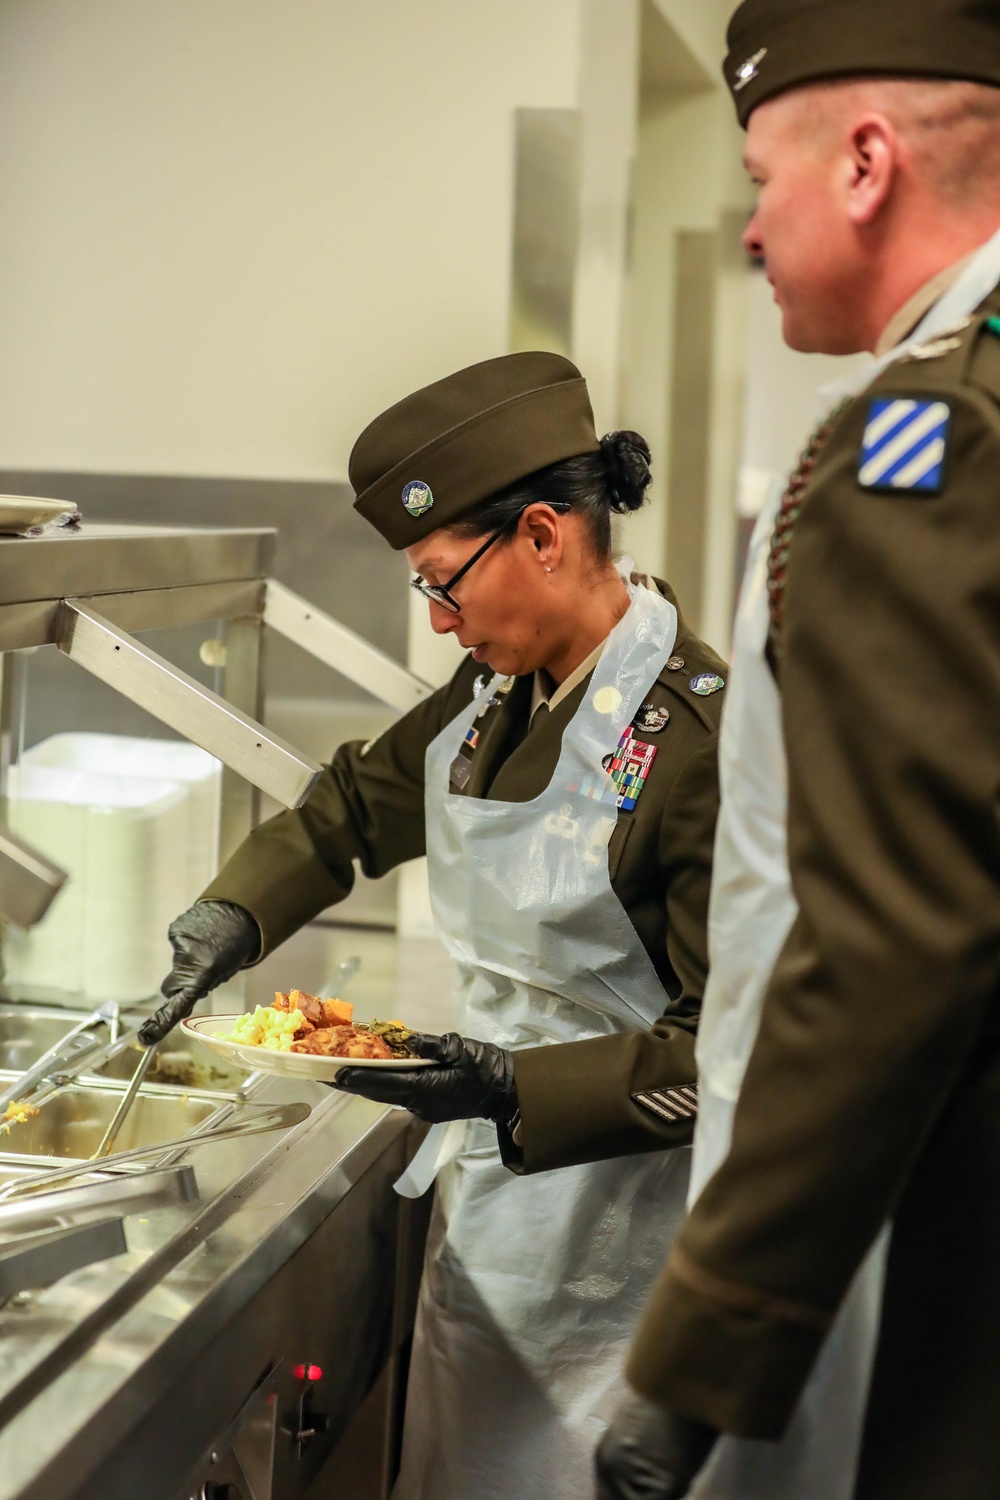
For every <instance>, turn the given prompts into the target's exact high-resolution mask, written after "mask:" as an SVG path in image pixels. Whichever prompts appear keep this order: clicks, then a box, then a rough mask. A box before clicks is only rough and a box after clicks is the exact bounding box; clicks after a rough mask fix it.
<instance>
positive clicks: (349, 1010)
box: [323, 1000, 354, 1026]
mask: <svg viewBox="0 0 1000 1500" xmlns="http://www.w3.org/2000/svg"><path fill="white" fill-rule="evenodd" d="M353 1015H354V1006H353V1005H352V1004H351V1003H350V1001H348V1000H324V1001H323V1025H324V1026H350V1024H351V1017H352V1016H353Z"/></svg>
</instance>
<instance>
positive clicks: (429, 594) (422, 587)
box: [410, 505, 528, 615]
mask: <svg viewBox="0 0 1000 1500" xmlns="http://www.w3.org/2000/svg"><path fill="white" fill-rule="evenodd" d="M527 509H528V507H527V506H526V505H524V506H522V507H521V509H520V510H518V511H515V512H514V514H513V515H512V516H510V517H508V519H507V520H506V521H505V522H504V523H503V525H502V526H501V527H500V529H499V531H494V533H493V535H492V536H488V537H487V538H486V540H485V542H484V543H483V545H482V546H481V547H480V549H479V551H478V552H473V554H472V556H471V557H470V558H469V561H468V562H467V563H465V564H464V565H463V566H462V567H461V568H459V570H458V572H457V573H456V574H455V575H454V577H452V578H449V579H448V582H447V583H425V581H424V580H423V579H422V578H411V579H410V588H411V589H416V591H417V593H418V594H423V596H424V598H425V599H429V600H430V601H431V603H432V604H440V606H441V608H442V609H447V610H449V611H450V612H451V613H452V614H453V615H459V614H461V613H462V606H461V605H460V604H459V602H458V600H457V599H453V598H452V597H451V590H452V589H453V588H454V587H455V585H456V583H459V582H460V581H461V579H463V578H464V577H465V575H466V573H467V572H468V571H469V569H470V568H471V567H472V565H473V563H477V562H478V561H479V559H480V558H481V557H482V556H483V554H484V553H485V552H488V551H489V550H490V548H491V547H492V546H493V543H494V542H498V541H499V540H500V538H501V537H502V536H503V534H504V532H505V531H506V530H507V529H508V527H510V526H513V524H514V522H515V521H519V520H520V519H521V517H522V516H523V515H524V512H525V511H526V510H527Z"/></svg>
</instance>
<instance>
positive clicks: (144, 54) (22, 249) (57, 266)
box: [0, 0, 579, 478]
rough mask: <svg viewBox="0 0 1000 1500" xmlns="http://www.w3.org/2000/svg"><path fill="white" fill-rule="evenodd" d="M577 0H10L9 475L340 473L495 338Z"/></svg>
mask: <svg viewBox="0 0 1000 1500" xmlns="http://www.w3.org/2000/svg"><path fill="white" fill-rule="evenodd" d="M578 5H579V0H503V4H502V5H496V4H493V3H490V0H420V3H419V4H417V5H413V4H409V5H407V4H401V3H400V0H364V3H362V4H358V3H354V0H170V3H169V4H164V3H163V0H88V3H87V4H85V5H82V4H80V0H5V3H4V4H3V5H2V6H0V139H2V140H3V141H4V142H5V147H6V148H5V150H4V151H3V152H2V154H0V202H2V203H3V205H4V246H3V264H4V274H3V276H2V278H0V466H5V467H8V468H16V467H22V468H33V467H34V468H45V469H68V470H77V469H79V470H90V471H98V472H106V471H112V472H139V473H143V472H153V473H167V474H170V473H197V474H203V475H212V474H227V475H243V476H249V477H283V478H331V477H333V478H335V477H343V476H344V474H345V473H346V466H347V455H348V452H349V449H350V445H351V443H352V441H353V439H354V437H355V436H356V435H357V433H358V431H359V430H360V428H361V427H362V426H363V425H364V424H365V422H366V421H367V420H368V419H369V418H370V417H371V416H372V415H373V414H374V413H375V412H377V411H378V410H379V409H380V408H381V407H382V406H383V405H384V404H388V403H389V402H390V401H392V400H394V399H396V398H397V397H399V396H401V395H403V394H405V393H406V392H407V391H409V390H412V389H413V388H415V387H416V386H418V385H420V384H421V383H423V382H425V381H428V380H431V379H434V378H436V377H438V376H440V375H442V374H444V373H446V372H447V371H448V370H449V369H453V368H456V367H458V366H460V365H462V364H463V363H468V362H471V361H473V360H476V359H479V358H484V357H488V356H490V355H492V354H495V353H499V352H502V350H503V349H504V347H505V339H506V330H507V303H508V288H509V254H510V196H511V169H512V163H513V124H512V111H513V110H514V108H515V107H517V106H547V105H555V106H567V105H572V104H575V102H576V90H577V83H578V67H579V62H578V52H579V46H578V33H577V26H578Z"/></svg>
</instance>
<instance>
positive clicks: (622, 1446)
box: [597, 1392, 719, 1500]
mask: <svg viewBox="0 0 1000 1500" xmlns="http://www.w3.org/2000/svg"><path fill="white" fill-rule="evenodd" d="M718 1437H719V1434H718V1433H717V1432H716V1430H715V1428H714V1427H706V1426H704V1424H703V1423H701V1422H689V1421H688V1420H687V1418H686V1417H678V1416H675V1415H674V1414H673V1413H672V1412H669V1411H666V1410H665V1409H664V1408H663V1407H662V1406H657V1405H656V1404H655V1402H652V1401H647V1400H646V1399H645V1397H644V1396H638V1395H636V1394H635V1393H634V1392H629V1394H628V1395H627V1396H626V1397H625V1399H624V1401H623V1402H622V1404H621V1405H620V1406H619V1408H618V1410H617V1411H616V1413H615V1415H614V1416H613V1417H612V1419H611V1425H610V1426H609V1428H608V1430H607V1432H606V1433H605V1434H604V1437H603V1438H602V1439H601V1443H600V1446H599V1447H598V1450H597V1500H682V1497H683V1496H684V1495H687V1494H688V1493H689V1492H690V1489H691V1485H692V1484H693V1483H694V1481H695V1479H696V1478H697V1477H698V1475H699V1473H700V1472H701V1470H702V1469H703V1468H704V1467H705V1463H706V1461H707V1459H708V1456H709V1454H710V1453H711V1451H712V1449H713V1448H714V1447H715V1444H716V1442H717V1441H718Z"/></svg>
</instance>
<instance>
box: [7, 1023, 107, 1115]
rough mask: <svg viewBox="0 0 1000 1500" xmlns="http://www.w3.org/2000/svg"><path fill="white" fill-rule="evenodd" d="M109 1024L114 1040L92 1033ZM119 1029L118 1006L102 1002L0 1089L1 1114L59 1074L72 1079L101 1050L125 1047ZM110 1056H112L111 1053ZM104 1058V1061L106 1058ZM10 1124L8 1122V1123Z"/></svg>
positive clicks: (102, 1051)
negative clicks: (102, 1038) (118, 1032)
mask: <svg viewBox="0 0 1000 1500" xmlns="http://www.w3.org/2000/svg"><path fill="white" fill-rule="evenodd" d="M100 1026H107V1027H108V1028H109V1030H110V1031H111V1041H110V1042H104V1041H101V1040H100V1039H99V1038H98V1037H96V1036H95V1035H94V1034H93V1033H94V1032H96V1031H97V1029H98V1027H100ZM117 1031H118V1006H117V1005H113V1004H112V1005H102V1006H99V1007H98V1009H97V1010H95V1011H93V1012H92V1013H91V1014H90V1015H89V1016H85V1017H84V1019H83V1020H82V1021H80V1022H79V1024H78V1025H76V1026H74V1027H73V1029H72V1030H71V1031H67V1032H66V1034H65V1036H61V1037H60V1038H59V1040H58V1041H57V1042H54V1043H53V1045H52V1046H51V1047H50V1048H49V1049H48V1051H47V1052H43V1053H42V1055H41V1057H40V1058H39V1059H38V1061H37V1062H34V1063H32V1065H31V1067H30V1068H28V1069H27V1071H26V1072H24V1073H22V1074H21V1076H20V1078H16V1079H15V1080H14V1082H13V1083H10V1084H8V1085H7V1087H6V1088H5V1089H3V1090H0V1113H2V1112H3V1111H4V1110H5V1109H6V1108H7V1105H8V1104H13V1102H14V1101H15V1099H17V1100H20V1099H25V1100H26V1099H30V1098H31V1097H32V1095H34V1094H37V1093H38V1092H39V1090H41V1089H43V1088H44V1087H45V1085H46V1084H47V1083H50V1082H52V1081H54V1079H55V1078H56V1077H57V1076H58V1078H59V1080H60V1083H61V1082H63V1081H64V1080H68V1079H70V1078H75V1077H76V1075H77V1074H78V1073H81V1072H82V1071H83V1069H84V1068H85V1067H86V1065H87V1064H88V1063H89V1062H91V1061H93V1059H94V1058H95V1057H96V1056H97V1054H98V1053H105V1052H109V1049H117V1050H119V1051H120V1050H123V1048H124V1047H125V1046H127V1045H129V1040H130V1039H129V1038H120V1037H118V1035H117ZM109 1055H112V1054H110V1053H109ZM104 1060H105V1059H104V1057H102V1058H101V1061H104ZM6 1123H7V1124H8V1125H9V1123H10V1122H9V1121H8V1122H6Z"/></svg>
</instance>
